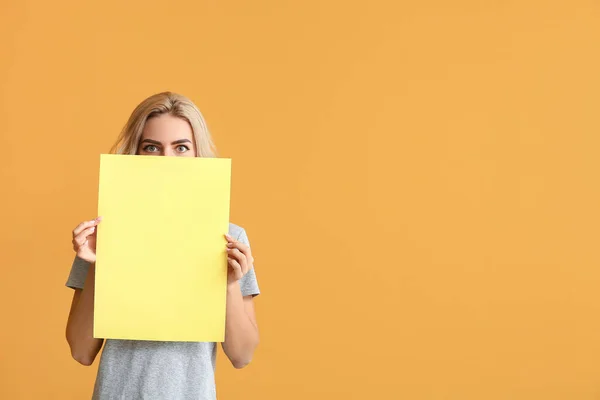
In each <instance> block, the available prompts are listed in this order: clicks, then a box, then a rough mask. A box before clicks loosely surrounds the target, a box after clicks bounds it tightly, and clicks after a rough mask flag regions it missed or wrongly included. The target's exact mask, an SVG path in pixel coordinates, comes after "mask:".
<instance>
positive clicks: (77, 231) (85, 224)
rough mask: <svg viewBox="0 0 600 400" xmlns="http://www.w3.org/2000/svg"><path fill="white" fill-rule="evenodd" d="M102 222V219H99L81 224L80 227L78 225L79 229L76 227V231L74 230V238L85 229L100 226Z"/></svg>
mask: <svg viewBox="0 0 600 400" xmlns="http://www.w3.org/2000/svg"><path fill="white" fill-rule="evenodd" d="M100 221H102V217H98V218H96V219H93V220H91V221H84V222H82V223H80V224H79V225H77V227H75V229H73V237H75V236H77V235H79V234H80V233H81V232H82V231H83V230H84V229H87V228H89V227H92V226H96V225H98V223H100Z"/></svg>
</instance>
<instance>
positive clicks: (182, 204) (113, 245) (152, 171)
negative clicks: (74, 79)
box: [94, 154, 231, 342]
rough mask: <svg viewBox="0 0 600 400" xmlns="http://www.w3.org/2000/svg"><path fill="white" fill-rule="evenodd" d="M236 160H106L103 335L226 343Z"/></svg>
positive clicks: (97, 313)
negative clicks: (229, 234)
mask: <svg viewBox="0 0 600 400" xmlns="http://www.w3.org/2000/svg"><path fill="white" fill-rule="evenodd" d="M230 182H231V160H230V159H222V158H198V157H189V158H187V157H158V156H137V155H112V154H111V155H108V154H103V155H101V158H100V183H99V193H98V215H100V216H102V217H103V220H102V222H101V223H100V224H99V226H98V238H97V249H96V258H97V259H96V286H95V300H94V302H95V304H94V337H97V338H109V339H134V340H157V341H197V342H222V341H223V340H224V337H225V298H226V286H227V255H226V240H225V238H224V234H226V233H227V232H228V227H229V202H230Z"/></svg>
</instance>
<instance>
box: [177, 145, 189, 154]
mask: <svg viewBox="0 0 600 400" xmlns="http://www.w3.org/2000/svg"><path fill="white" fill-rule="evenodd" d="M176 149H177V151H178V152H180V153H185V152H186V151H188V150H189V148H188V147H187V146H184V145H182V144H180V145H179V146H177V147H176Z"/></svg>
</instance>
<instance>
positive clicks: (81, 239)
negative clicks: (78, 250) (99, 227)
mask: <svg viewBox="0 0 600 400" xmlns="http://www.w3.org/2000/svg"><path fill="white" fill-rule="evenodd" d="M95 230H96V227H95V226H92V227H89V228H87V229H85V230H84V231H82V232H80V233H79V235H77V236H75V237H74V238H73V244H76V245H77V246H78V247H81V246H83V245H84V244H85V242H87V238H88V236H90V235H91V234H92V233H94V231H95Z"/></svg>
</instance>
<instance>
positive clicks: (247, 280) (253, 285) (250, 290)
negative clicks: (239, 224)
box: [237, 228, 260, 297]
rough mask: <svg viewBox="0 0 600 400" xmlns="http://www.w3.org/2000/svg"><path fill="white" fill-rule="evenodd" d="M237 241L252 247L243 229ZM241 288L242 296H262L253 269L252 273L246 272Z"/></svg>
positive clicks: (241, 281) (241, 280)
mask: <svg viewBox="0 0 600 400" xmlns="http://www.w3.org/2000/svg"><path fill="white" fill-rule="evenodd" d="M237 240H238V241H239V242H241V243H244V244H246V245H248V246H250V241H249V240H248V235H247V234H246V231H245V230H244V229H243V228H242V230H241V232H240V235H239V236H238V237H237ZM240 288H241V289H242V296H253V297H255V296H258V295H259V294H260V289H259V288H258V281H257V280H256V271H255V270H254V268H252V269H251V270H250V271H248V272H246V275H244V276H243V277H242V279H240Z"/></svg>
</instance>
